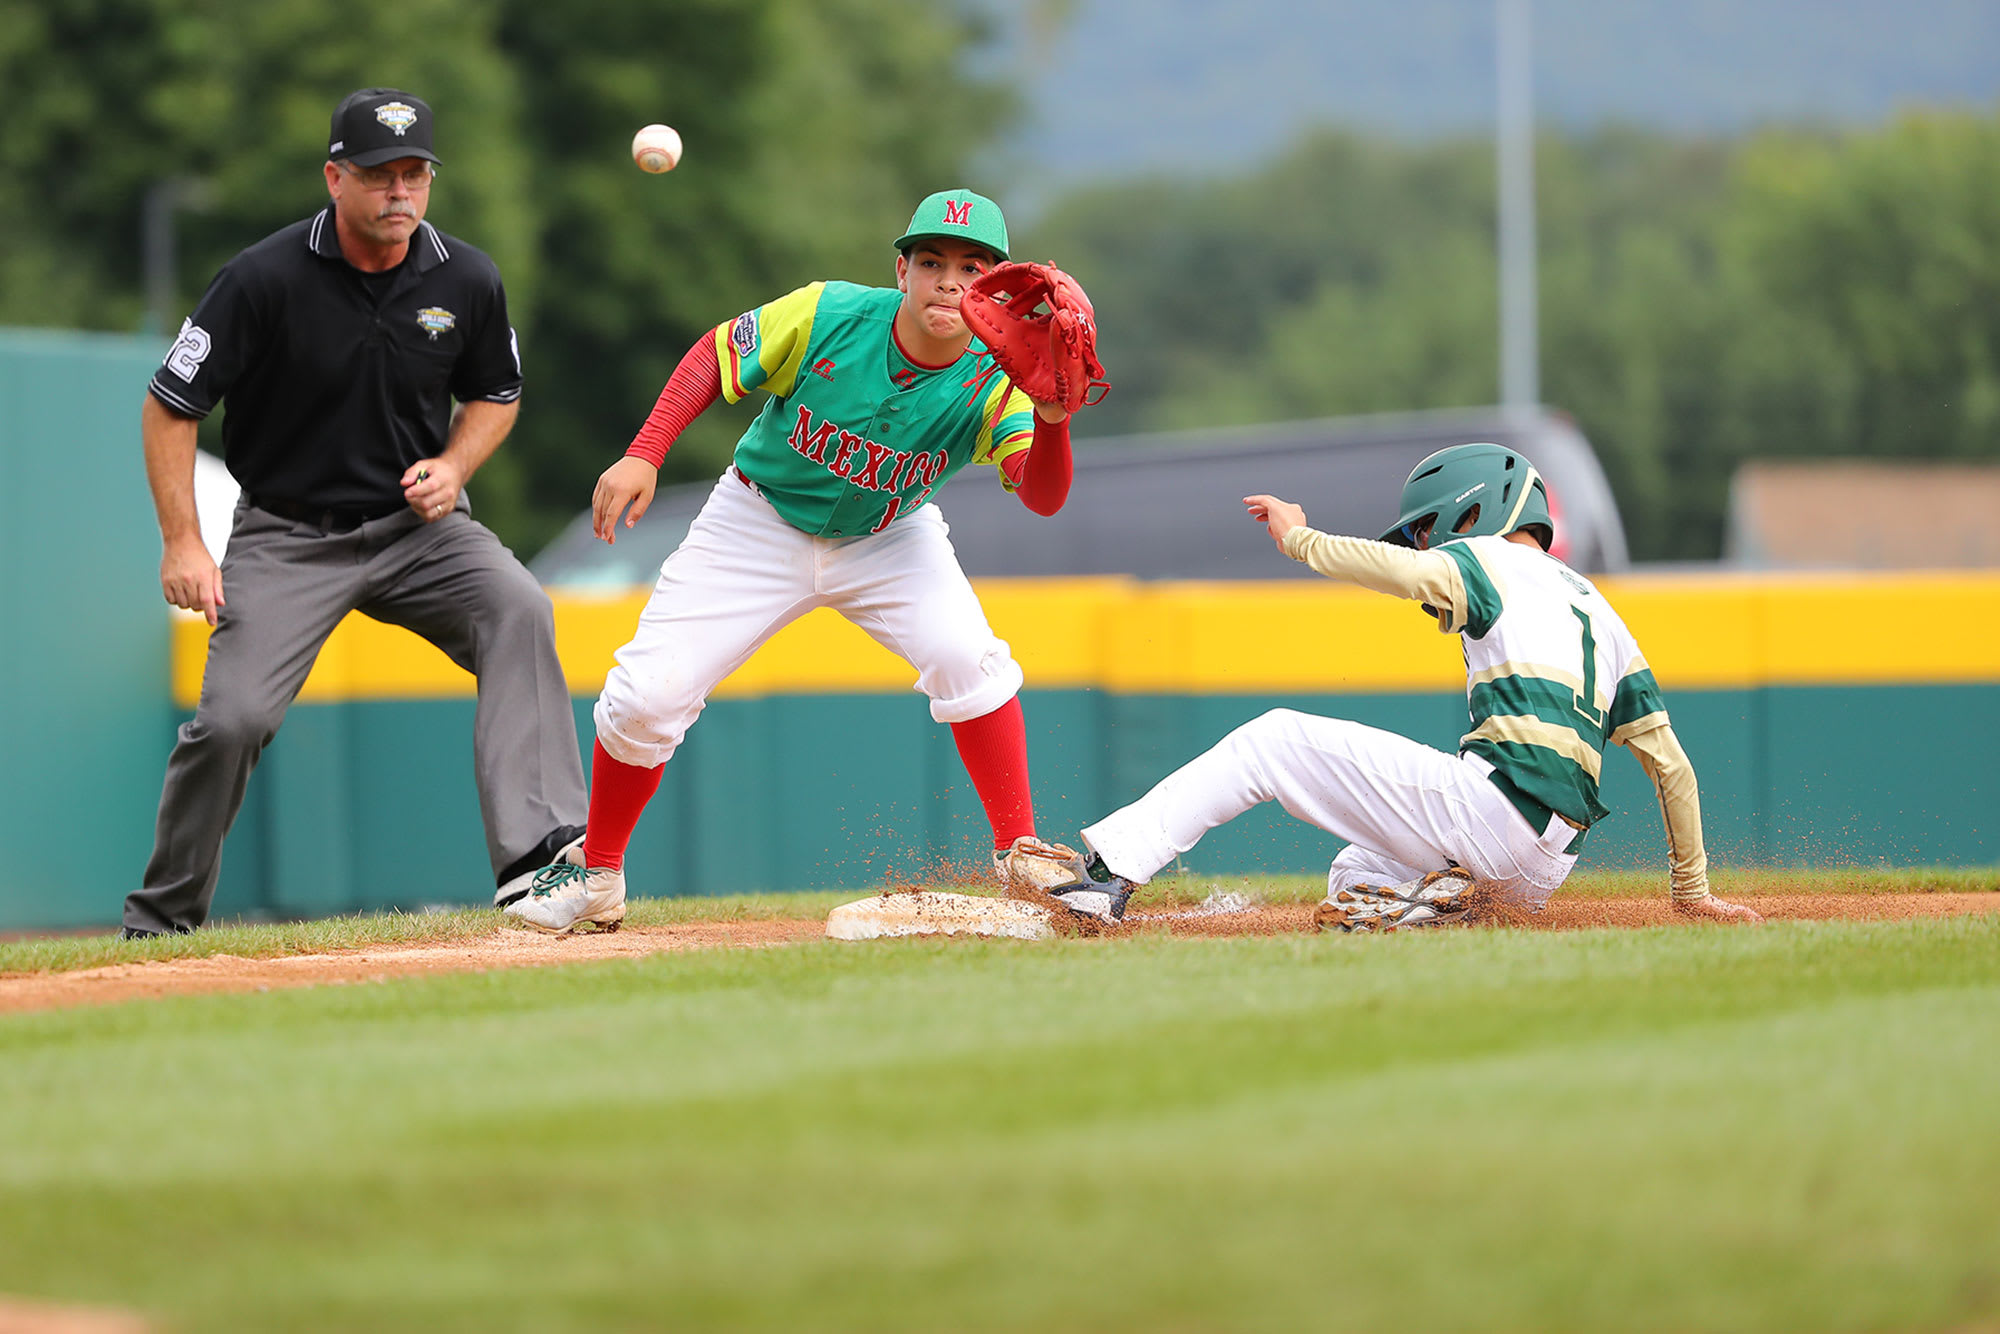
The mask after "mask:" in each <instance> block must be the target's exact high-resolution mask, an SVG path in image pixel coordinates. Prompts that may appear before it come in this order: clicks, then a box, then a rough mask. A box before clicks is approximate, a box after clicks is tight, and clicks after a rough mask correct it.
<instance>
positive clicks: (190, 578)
mask: <svg viewBox="0 0 2000 1334" xmlns="http://www.w3.org/2000/svg"><path fill="white" fill-rule="evenodd" d="M160 592H161V593H162V594H164V595H165V596H166V599H167V601H168V602H170V603H172V604H173V605H174V606H176V607H185V608H186V609H187V610H189V611H198V612H200V613H201V614H202V615H204V616H206V617H207V618H208V623H209V624H210V625H214V624H215V617H216V608H218V607H220V606H222V603H223V598H222V571H221V570H219V569H217V568H216V565H215V557H213V556H211V555H209V554H208V547H207V546H205V545H204V544H203V543H202V540H201V536H200V534H196V535H195V536H193V537H181V538H176V539H174V540H173V541H170V542H168V543H167V544H166V545H165V547H164V549H163V550H162V551H161V553H160Z"/></svg>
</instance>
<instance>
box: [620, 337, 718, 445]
mask: <svg viewBox="0 0 2000 1334" xmlns="http://www.w3.org/2000/svg"><path fill="white" fill-rule="evenodd" d="M721 397H722V367H721V365H720V364H718V363H717V361H716V359H715V348H714V347H713V346H712V345H711V344H710V343H709V340H708V336H707V335H706V334H704V335H702V337H701V338H699V339H697V340H696V342H695V345H694V346H693V347H691V348H689V349H688V352H687V355H686V356H684V357H682V358H681V364H680V365H678V366H676V367H674V373H673V374H672V375H669V376H668V377H667V386H666V388H664V389H662V390H661V391H660V398H659V401H658V402H656V403H654V404H653V410H652V412H651V413H649V414H648V415H647V417H646V424H645V425H644V426H641V427H640V428H639V434H637V435H635V436H633V437H632V443H631V444H630V445H628V446H627V447H626V449H625V452H626V453H627V454H630V455H633V456H634V457H636V458H642V459H644V460H646V462H648V463H650V464H652V465H653V466H654V467H655V468H657V467H659V466H660V465H661V464H662V463H664V462H666V459H667V448H668V447H669V446H670V445H672V444H673V443H674V441H675V440H676V439H678V438H679V436H680V433H681V432H682V431H685V430H686V429H687V428H688V423H689V422H691V421H693V420H694V419H695V418H696V417H699V416H701V414H702V413H703V412H705V411H707V409H708V406H709V404H711V403H713V402H715V400H716V399H718V398H721Z"/></svg>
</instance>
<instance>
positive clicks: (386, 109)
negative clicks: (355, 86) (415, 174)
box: [375, 102, 435, 336]
mask: <svg viewBox="0 0 2000 1334" xmlns="http://www.w3.org/2000/svg"><path fill="white" fill-rule="evenodd" d="M375 119H376V120H379V121H381V122H382V123H383V124H384V125H387V126H388V127H389V128H390V129H392V130H394V131H395V132H396V137H397V138H398V139H400V138H402V137H403V131H405V130H407V129H409V128H410V127H411V126H412V125H415V124H416V123H417V109H416V108H415V107H413V106H411V105H410V104H409V103H408V102H384V103H383V104H382V105H381V106H379V107H376V108H375ZM433 336H435V335H433Z"/></svg>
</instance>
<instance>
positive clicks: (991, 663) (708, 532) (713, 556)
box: [592, 468, 1022, 768]
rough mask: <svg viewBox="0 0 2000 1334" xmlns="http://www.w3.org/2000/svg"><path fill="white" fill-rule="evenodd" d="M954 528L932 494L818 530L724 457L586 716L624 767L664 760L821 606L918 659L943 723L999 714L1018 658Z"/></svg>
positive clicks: (1014, 683) (923, 687)
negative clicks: (762, 650) (845, 526)
mask: <svg viewBox="0 0 2000 1334" xmlns="http://www.w3.org/2000/svg"><path fill="white" fill-rule="evenodd" d="M949 534H950V530H949V529H948V528H947V527H946V525H945V521H944V516H943V515H941V514H939V513H938V508H937V506H936V505H925V506H923V507H922V508H920V509H918V510H917V511H916V512H915V513H913V514H910V515H907V516H905V517H904V518H901V519H898V520H897V521H896V522H895V523H894V524H892V525H890V526H889V527H888V528H887V529H885V530H883V531H882V532H880V533H873V534H867V535H864V536H859V537H838V538H829V537H815V536H813V535H812V534H810V533H802V532H800V531H799V530H798V529H796V528H794V527H792V525H790V524H789V523H786V522H785V521H784V520H783V519H782V518H780V517H779V516H778V512H777V511H776V510H774V509H772V508H771V505H770V502H768V501H766V500H765V499H764V497H763V496H762V495H761V494H759V493H758V492H757V491H756V490H755V489H754V488H753V487H751V486H750V485H748V484H746V483H745V482H744V480H743V479H742V477H741V476H740V475H739V474H738V473H737V472H736V470H735V469H734V468H730V469H729V470H728V471H726V472H724V473H723V474H722V477H721V479H720V480H718V481H717V482H716V484H715V489H714V490H713V491H712V492H710V493H709V497H708V502H707V503H706V504H705V505H703V506H702V510H701V513H700V514H699V515H698V516H696V518H695V521H694V525H693V526H692V527H691V528H689V529H688V535H687V539H686V540H685V541H683V542H682V543H681V544H680V546H679V547H678V548H676V549H675V551H674V554H673V555H671V556H669V557H668V558H667V560H666V563H665V564H664V565H662V566H661V567H660V578H659V582H658V583H656V584H655V585H654V586H653V595H652V597H651V598H650V599H648V600H647V603H646V609H645V610H644V611H643V612H642V613H641V614H640V616H639V628H638V629H637V630H636V631H635V632H634V633H633V636H632V642H631V643H629V644H627V645H626V646H625V647H624V648H621V649H619V650H618V653H617V655H616V660H617V665H616V666H615V667H613V668H612V670H611V673H610V675H609V676H608V677H607V678H606V680H605V682H604V692H603V694H601V695H599V696H598V699H597V707H596V709H595V710H594V711H593V714H592V716H593V717H594V718H595V719H596V722H597V739H598V741H599V742H600V743H602V745H603V746H604V749H605V750H606V751H608V752H609V753H610V755H611V756H612V758H613V759H616V760H618V761H620V762H622V763H625V764H632V765H638V766H641V767H643V768H652V767H654V766H656V765H661V764H664V763H666V761H667V759H668V757H669V756H671V755H672V754H673V753H674V750H675V748H676V747H678V746H679V745H680V743H681V738H682V737H683V736H684V735H686V733H687V729H688V728H689V727H690V726H691V725H693V723H694V720H695V719H696V718H697V717H699V716H700V714H701V711H702V708H703V707H704V706H705V705H706V704H707V702H708V695H709V692H710V691H712V690H714V689H715V687H716V686H717V685H718V684H719V683H720V682H721V681H722V679H723V678H724V677H726V676H728V675H729V674H730V673H731V672H733V671H735V670H736V669H737V668H738V667H740V666H742V665H743V664H744V662H746V661H747V660H748V659H749V657H750V655H751V654H752V653H755V652H756V651H757V649H758V648H759V647H760V646H761V645H762V644H763V643H764V642H765V641H766V640H768V639H769V638H770V637H771V636H772V635H775V634H776V633H778V631H780V630H782V629H784V628H785V627H786V626H787V625H790V624H791V623H792V622H793V621H795V620H797V619H798V618H799V617H801V616H803V615H805V614H806V613H807V612H809V611H811V610H813V609H814V608H816V607H832V608H833V609H834V610H835V611H838V612H839V613H840V614H841V615H843V616H845V617H846V618H847V619H848V620H850V621H853V622H854V623H855V624H856V625H858V626H860V627H861V628H862V629H863V630H865V631H867V632H868V635H869V637H870V638H872V639H873V640H874V641H875V642H876V643H878V644H880V645H881V646H882V647H883V648H886V649H888V650H889V651H890V652H891V653H894V654H895V655H896V656H897V657H899V658H901V659H902V660H903V661H904V662H907V663H909V664H910V665H911V666H913V667H915V668H916V669H917V680H916V687H915V688H916V689H917V690H920V691H922V692H923V693H924V694H925V695H927V696H929V697H930V701H931V717H932V718H934V719H935V720H937V721H938V722H941V723H957V722H964V721H966V720H967V719H970V718H979V717H983V716H985V715H986V714H989V713H991V712H993V710H995V709H997V708H999V707H1000V706H1001V705H1003V704H1005V703H1006V702H1007V701H1008V700H1010V699H1012V698H1013V697H1014V696H1015V694H1016V693H1017V692H1019V690H1020V689H1021V680H1022V676H1021V667H1020V664H1019V663H1017V662H1015V661H1014V658H1013V654H1012V653H1011V652H1010V651H1009V650H1008V647H1007V645H1006V642H1005V641H1003V640H1001V639H999V638H997V637H996V636H995V635H994V633H993V629H992V627H991V626H989V625H988V624H987V622H986V612H985V610H984V609H983V608H982V607H981V606H980V605H979V597H978V595H977V594H975V593H974V592H973V591H972V584H971V583H970V582H969V581H968V580H967V579H966V577H965V572H964V571H963V570H961V569H960V568H959V565H958V553H957V552H955V551H954V550H952V545H951V537H950V535H949Z"/></svg>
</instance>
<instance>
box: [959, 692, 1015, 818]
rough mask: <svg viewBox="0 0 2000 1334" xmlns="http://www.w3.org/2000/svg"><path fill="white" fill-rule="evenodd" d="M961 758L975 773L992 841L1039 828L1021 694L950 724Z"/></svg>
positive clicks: (975, 781)
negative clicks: (1029, 773)
mask: <svg viewBox="0 0 2000 1334" xmlns="http://www.w3.org/2000/svg"><path fill="white" fill-rule="evenodd" d="M951 738H952V740H954V741H956V742H957V743H958V757H959V759H961V760H963V761H965V771H966V772H967V773H968V774H970V775H972V786H973V787H974V788H976V789H978V791H979V801H980V804H981V805H983V806H984V807H986V818H987V819H988V820H989V821H991V822H992V824H993V846H994V847H996V848H1004V847H1007V846H1008V845H1009V844H1011V843H1013V841H1014V840H1015V839H1017V838H1020V837H1021V836H1023V835H1024V834H1032V833H1034V832H1035V799H1034V796H1033V794H1032V793H1030V792H1029V790H1028V725H1027V723H1026V721H1025V720H1024V719H1023V718H1022V717H1021V700H1020V697H1019V696H1018V695H1017V696H1015V697H1014V698H1013V699H1010V700H1008V701H1007V702H1006V703H1005V704H1002V705H1001V706H1000V707H999V708H997V709H995V710H993V712H991V713H989V714H986V715H985V716H984V717H980V718H969V719H967V720H966V721H965V722H962V723H953V724H952V725H951Z"/></svg>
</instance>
